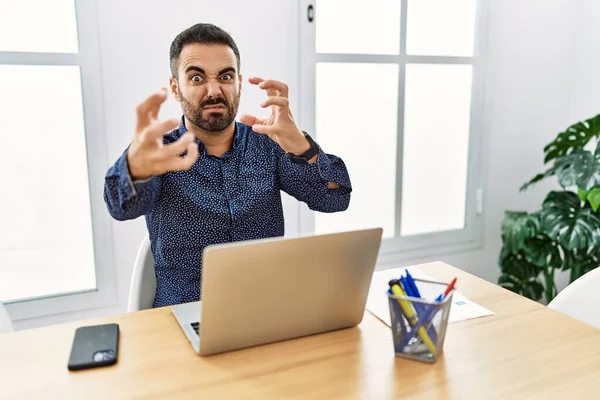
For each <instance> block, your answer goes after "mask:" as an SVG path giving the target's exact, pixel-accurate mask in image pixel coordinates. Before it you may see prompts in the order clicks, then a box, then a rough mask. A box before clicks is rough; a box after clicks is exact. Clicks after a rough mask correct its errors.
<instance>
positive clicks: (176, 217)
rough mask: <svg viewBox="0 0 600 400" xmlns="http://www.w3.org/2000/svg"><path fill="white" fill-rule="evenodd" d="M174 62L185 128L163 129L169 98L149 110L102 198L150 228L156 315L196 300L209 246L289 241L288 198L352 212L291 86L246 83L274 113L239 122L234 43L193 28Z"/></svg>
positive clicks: (346, 186)
mask: <svg viewBox="0 0 600 400" xmlns="http://www.w3.org/2000/svg"><path fill="white" fill-rule="evenodd" d="M170 62H171V73H172V76H171V78H170V89H171V93H172V95H173V96H174V98H175V99H176V100H177V101H178V102H180V103H181V109H182V111H183V117H182V118H181V121H178V120H168V121H164V122H159V121H158V120H157V118H158V113H159V110H160V106H161V104H162V103H163V102H164V101H165V100H166V98H167V92H166V90H165V89H161V90H160V91H159V92H158V93H155V94H153V95H152V96H150V97H149V98H147V99H146V100H145V101H144V102H142V103H141V104H140V105H139V106H138V107H137V126H136V129H135V134H134V137H133V141H132V143H131V145H130V146H129V148H128V149H127V150H126V151H125V153H124V154H123V155H122V156H121V157H120V158H119V159H118V160H117V162H116V163H115V164H114V165H113V166H112V167H111V168H110V169H109V171H108V173H107V175H106V182H105V187H104V198H105V201H106V204H107V206H108V210H109V212H110V214H111V215H112V216H113V218H115V219H117V220H128V219H133V218H137V217H139V216H141V215H145V217H146V224H147V226H148V231H149V234H150V241H151V243H152V253H153V255H154V261H155V264H156V278H157V291H156V297H155V300H154V307H161V306H167V305H172V304H178V303H184V302H190V301H197V300H199V297H200V276H201V264H202V251H203V249H204V248H205V247H206V246H208V245H211V244H217V243H224V242H232V241H241V240H251V239H261V238H268V237H276V236H283V234H284V221H283V208H282V204H281V194H280V190H283V191H285V192H287V193H288V194H290V195H291V196H293V197H295V198H296V199H298V200H300V201H303V202H305V203H306V204H308V206H309V207H310V208H311V209H312V210H316V211H322V212H337V211H343V210H345V209H346V208H347V207H348V204H349V201H350V192H351V190H352V188H351V184H350V178H349V176H348V172H347V170H346V167H345V165H344V163H343V161H342V160H341V159H340V158H338V157H336V156H333V155H329V154H325V153H324V152H323V150H321V149H320V148H319V146H318V145H317V144H316V143H315V142H314V141H313V140H312V139H311V138H310V136H308V134H305V133H303V132H302V131H301V130H300V129H298V127H297V125H296V123H295V122H294V119H293V118H292V115H291V113H290V109H289V105H288V88H287V86H286V85H285V84H283V83H280V82H277V81H273V80H263V79H261V78H250V79H249V82H250V84H252V85H258V87H260V88H261V89H263V90H265V92H266V94H267V96H268V97H267V99H266V101H265V102H264V103H263V104H262V107H264V108H267V107H271V111H272V114H271V116H270V117H269V118H268V119H265V120H262V119H260V118H257V117H254V116H249V115H243V116H241V118H240V121H241V123H239V122H236V121H235V117H236V114H237V111H238V105H239V102H240V95H241V91H242V76H241V75H240V55H239V51H238V48H237V46H236V44H235V42H234V41H233V39H232V38H231V36H229V34H227V33H226V32H224V31H223V30H221V29H220V28H218V27H216V26H214V25H209V24H197V25H194V26H192V27H190V28H188V29H187V30H185V31H183V32H182V33H180V34H179V35H178V36H177V37H176V38H175V40H174V41H173V43H172V44H171V49H170ZM169 132H170V133H169Z"/></svg>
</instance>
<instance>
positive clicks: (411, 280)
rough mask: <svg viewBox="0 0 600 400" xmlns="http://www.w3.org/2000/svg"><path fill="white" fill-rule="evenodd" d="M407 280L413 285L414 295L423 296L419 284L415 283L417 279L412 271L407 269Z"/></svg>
mask: <svg viewBox="0 0 600 400" xmlns="http://www.w3.org/2000/svg"><path fill="white" fill-rule="evenodd" d="M406 280H407V281H408V284H409V285H410V286H411V287H412V292H413V295H414V297H418V298H421V293H419V289H418V288H417V284H416V283H415V280H414V279H413V277H412V275H411V274H410V272H408V270H406Z"/></svg>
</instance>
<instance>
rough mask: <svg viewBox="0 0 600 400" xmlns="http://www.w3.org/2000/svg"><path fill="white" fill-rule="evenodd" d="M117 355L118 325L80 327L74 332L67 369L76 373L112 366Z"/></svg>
mask: <svg viewBox="0 0 600 400" xmlns="http://www.w3.org/2000/svg"><path fill="white" fill-rule="evenodd" d="M118 354H119V325H118V324H105V325H92V326H82V327H80V328H77V330H76V331H75V336H74V338H73V344H72V345H71V355H70V356H69V364H68V367H69V370H71V371H77V370H81V369H88V368H97V367H104V366H107V365H113V364H115V363H116V362H117V358H118Z"/></svg>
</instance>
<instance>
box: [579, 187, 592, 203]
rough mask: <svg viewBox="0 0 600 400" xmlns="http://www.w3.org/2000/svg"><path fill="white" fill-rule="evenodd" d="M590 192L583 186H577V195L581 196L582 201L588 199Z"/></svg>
mask: <svg viewBox="0 0 600 400" xmlns="http://www.w3.org/2000/svg"><path fill="white" fill-rule="evenodd" d="M588 194H589V192H588V191H585V190H583V189H582V188H580V187H579V186H577V196H579V198H580V199H581V201H586V200H587V197H588Z"/></svg>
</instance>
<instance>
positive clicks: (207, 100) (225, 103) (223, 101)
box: [200, 97, 229, 108]
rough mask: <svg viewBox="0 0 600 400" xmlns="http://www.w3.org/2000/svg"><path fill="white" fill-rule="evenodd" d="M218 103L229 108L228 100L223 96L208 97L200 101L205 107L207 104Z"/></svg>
mask: <svg viewBox="0 0 600 400" xmlns="http://www.w3.org/2000/svg"><path fill="white" fill-rule="evenodd" d="M217 104H223V105H224V106H225V107H227V108H229V105H228V104H227V100H225V99H224V98H222V97H219V98H217V99H206V100H204V101H203V102H201V103H200V107H201V108H204V107H206V106H216V105H217Z"/></svg>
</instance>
